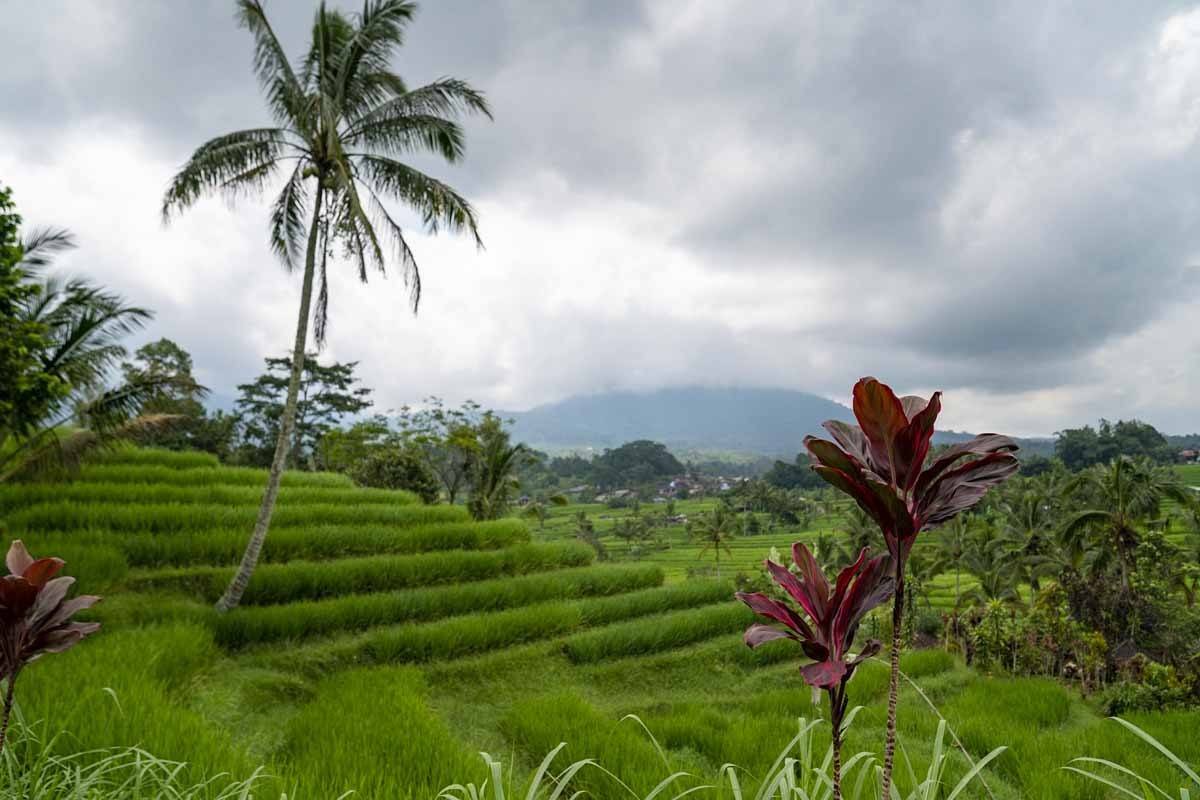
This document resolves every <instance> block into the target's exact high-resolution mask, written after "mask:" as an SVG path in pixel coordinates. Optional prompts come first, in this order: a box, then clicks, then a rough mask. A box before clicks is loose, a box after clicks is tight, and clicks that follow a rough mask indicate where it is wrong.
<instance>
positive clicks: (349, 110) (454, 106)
mask: <svg viewBox="0 0 1200 800" xmlns="http://www.w3.org/2000/svg"><path fill="white" fill-rule="evenodd" d="M237 8H238V20H239V22H240V23H241V25H242V27H244V28H246V29H247V30H248V31H249V32H250V34H251V36H252V37H253V39H254V69H255V72H256V73H257V76H258V81H259V84H260V85H261V88H262V90H263V94H264V95H265V99H266V103H267V107H268V109H269V111H270V114H271V116H272V117H273V118H274V125H273V126H268V127H262V128H251V129H248V130H241V131H236V132H234V133H229V134H225V135H224V136H218V137H217V138H215V139H212V140H210V141H208V142H206V143H205V144H203V145H201V146H200V147H199V148H198V149H197V150H196V151H195V152H194V153H193V154H192V157H191V158H190V159H189V160H188V162H187V163H186V164H185V165H184V166H183V168H182V169H181V170H180V171H179V173H178V174H177V175H176V176H175V177H174V179H173V180H172V181H171V184H170V186H169V188H168V189H167V192H166V195H165V197H164V198H163V207H162V211H163V218H164V220H169V219H170V218H171V217H172V216H173V215H175V214H178V213H180V212H182V211H183V210H185V209H187V208H188V207H190V206H191V205H192V204H194V203H195V202H196V201H197V200H199V199H200V198H201V197H203V196H205V195H209V194H223V195H225V196H227V197H228V198H230V199H235V198H238V197H241V196H242V195H245V194H255V195H257V194H261V193H262V192H263V191H265V190H266V189H267V188H268V186H270V185H271V184H272V183H273V182H274V181H275V180H276V179H277V178H280V177H282V178H283V187H282V189H281V190H280V192H279V194H278V195H276V196H275V199H274V200H273V202H272V205H271V214H270V224H269V233H270V237H269V238H270V244H271V248H272V250H273V251H274V252H275V254H276V255H277V256H278V257H279V258H280V260H281V261H282V262H283V264H284V266H285V267H287V268H288V269H289V270H291V269H296V268H299V267H300V265H301V258H302V256H301V254H302V253H303V262H302V263H303V271H304V273H303V282H302V285H301V294H300V313H299V319H298V320H297V326H296V340H295V345H294V348H293V358H292V361H293V364H292V374H291V378H290V382H289V386H288V395H287V401H286V403H285V406H284V413H283V417H282V419H281V421H280V430H279V439H278V442H277V445H276V452H275V457H274V459H273V460H272V465H271V471H270V473H269V478H268V483H267V491H266V492H265V493H264V496H263V505H262V508H261V510H260V513H259V516H258V520H257V522H256V524H255V528H254V533H253V534H252V536H251V539H250V542H249V544H248V545H247V548H246V553H245V556H244V557H243V560H242V566H241V568H240V569H239V570H238V573H237V575H236V576H235V578H234V580H233V583H231V584H230V587H229V590H228V591H227V592H226V594H225V596H224V597H223V598H222V599H221V601H220V602H219V603H218V608H219V609H221V610H227V609H229V608H232V607H234V606H236V605H237V604H238V602H239V600H240V598H241V594H242V592H243V591H244V589H245V586H246V585H247V584H248V583H249V580H250V576H251V574H252V573H253V570H254V567H255V564H256V563H257V559H258V554H259V552H260V551H261V549H262V545H263V541H264V540H265V538H266V533H267V529H268V527H269V526H270V519H271V513H272V510H273V509H274V504H275V499H276V497H277V495H278V488H279V480H280V476H281V475H282V471H283V465H284V463H285V461H286V458H287V452H288V447H289V442H290V439H291V432H292V427H293V425H294V422H295V410H296V396H297V392H298V387H299V383H300V367H301V364H302V363H303V360H304V348H305V344H306V340H307V336H308V326H309V321H310V311H313V314H312V315H311V316H312V317H313V320H312V323H313V330H314V333H315V336H316V340H317V343H318V345H320V344H321V343H322V342H323V341H324V339H325V334H326V330H327V324H326V323H327V312H328V300H329V291H328V283H327V280H326V265H327V262H328V260H329V256H330V254H331V252H332V251H333V250H334V248H335V246H336V247H338V248H340V252H341V254H342V255H343V256H344V257H345V258H346V259H347V260H348V261H349V262H350V263H351V264H353V266H354V267H355V270H356V272H357V274H358V277H359V279H360V280H362V281H366V280H367V277H368V274H369V272H370V271H371V270H372V269H374V270H376V271H378V272H379V273H381V274H383V273H385V272H386V268H387V265H388V262H389V261H390V260H393V259H394V261H395V262H396V263H398V264H399V267H400V271H401V274H402V276H403V279H404V281H405V284H406V285H407V286H408V288H409V292H410V294H409V298H410V301H411V306H412V308H413V311H414V312H415V311H416V309H417V305H418V303H419V301H420V298H421V276H420V273H419V271H418V269H417V261H416V258H415V256H414V254H413V251H412V249H411V248H410V247H409V242H408V240H407V239H406V235H405V230H404V229H403V228H402V226H401V225H400V223H399V222H398V221H397V220H396V218H395V217H394V216H393V215H392V212H391V211H390V210H389V209H388V207H387V205H386V204H385V201H393V202H396V203H398V204H401V205H404V206H407V207H408V208H409V209H410V210H411V211H415V212H416V214H417V215H418V216H419V217H420V219H421V220H422V222H423V224H424V227H425V229H426V230H427V231H429V232H431V233H434V232H438V231H440V230H449V231H451V232H465V233H467V234H468V235H470V236H471V237H473V238H474V240H475V242H476V244H481V242H480V239H479V232H478V228H477V225H476V217H475V212H474V210H473V209H472V208H471V206H470V204H469V203H468V202H467V201H466V200H465V199H464V198H463V197H462V196H461V195H459V194H458V192H456V191H455V190H454V189H452V188H451V187H450V186H448V185H446V184H445V183H442V182H441V181H439V180H437V179H435V178H433V177H430V176H429V175H427V174H425V173H424V172H421V171H420V170H418V169H416V168H414V167H413V166H411V165H409V164H407V163H405V162H404V161H402V160H401V158H402V157H404V156H406V155H408V154H410V153H418V154H432V155H434V156H440V157H441V158H443V159H445V160H446V161H448V162H451V163H454V162H457V161H459V160H460V159H461V158H462V157H463V153H464V134H463V129H462V127H461V125H460V124H459V122H458V120H459V119H460V118H462V117H464V116H465V115H468V114H473V113H476V114H483V115H484V116H487V117H489V118H490V116H491V112H490V110H489V109H488V105H487V102H486V101H485V100H484V97H483V95H482V94H480V93H479V92H477V91H475V90H474V89H472V88H471V87H470V86H469V85H468V84H466V83H464V82H463V81H461V80H455V79H450V78H445V79H440V80H437V81H434V82H433V83H430V84H428V85H426V86H422V87H420V88H415V89H410V88H409V87H408V86H407V85H406V84H405V83H404V81H403V80H402V79H401V78H400V76H399V75H397V74H396V73H395V72H393V71H392V70H391V66H390V65H391V61H392V57H393V55H394V54H395V51H396V49H397V48H398V47H399V46H400V45H401V44H402V43H403V41H404V34H405V29H406V27H407V25H408V23H409V22H410V21H411V20H412V17H413V14H414V13H415V11H416V5H415V3H413V2H411V1H410V0H367V2H365V3H364V5H363V6H362V10H361V11H359V12H358V13H355V14H350V15H345V14H342V13H340V12H337V11H331V10H329V9H327V8H326V7H325V5H324V3H322V4H321V5H320V6H319V7H318V9H317V12H316V18H315V19H314V21H313V27H312V40H311V43H310V45H309V48H308V52H307V53H306V54H305V56H304V57H303V59H301V60H300V61H299V62H298V63H296V64H293V63H292V62H290V61H289V60H288V58H287V55H286V53H285V52H284V49H283V47H282V45H281V44H280V42H279V40H278V39H277V38H276V35H275V32H274V30H273V29H272V27H271V24H270V22H269V21H268V19H267V15H266V12H265V11H264V9H263V5H262V3H261V2H260V0H240V1H239V3H238V6H237ZM314 284H315V285H316V286H317V287H318V291H317V299H316V307H315V309H313V308H312V294H313V288H314Z"/></svg>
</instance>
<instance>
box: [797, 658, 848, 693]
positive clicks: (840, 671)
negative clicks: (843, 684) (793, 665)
mask: <svg viewBox="0 0 1200 800" xmlns="http://www.w3.org/2000/svg"><path fill="white" fill-rule="evenodd" d="M800 674H801V675H803V676H804V681H805V682H806V683H807V684H808V685H809V686H816V687H818V688H821V689H832V688H833V687H834V686H837V685H838V683H839V682H840V681H841V680H842V677H843V676H844V675H845V674H846V665H845V664H844V663H842V662H841V661H840V660H837V661H835V660H833V659H830V660H828V661H818V662H817V663H816V664H808V665H807V666H804V667H801V668H800Z"/></svg>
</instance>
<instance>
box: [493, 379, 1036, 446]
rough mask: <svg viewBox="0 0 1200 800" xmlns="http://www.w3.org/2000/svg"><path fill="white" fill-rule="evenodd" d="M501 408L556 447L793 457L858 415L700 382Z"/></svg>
mask: <svg viewBox="0 0 1200 800" xmlns="http://www.w3.org/2000/svg"><path fill="white" fill-rule="evenodd" d="M499 413H500V414H501V416H503V417H505V418H510V419H512V420H513V421H514V422H513V432H514V436H515V438H516V439H517V440H518V441H523V442H526V443H528V444H530V445H532V446H534V447H538V448H541V449H546V450H552V451H561V450H574V449H584V448H595V449H603V448H605V447H616V446H617V445H620V444H623V443H625V442H628V441H632V440H634V439H652V440H654V441H657V442H662V443H664V444H666V445H667V446H668V447H669V448H671V449H672V450H673V451H676V452H679V451H683V450H689V451H706V452H714V451H715V452H733V453H758V454H764V455H772V456H784V457H787V458H789V459H790V458H791V457H792V456H794V455H795V454H796V453H798V452H799V451H800V450H801V449H802V444H801V442H802V441H803V440H804V437H805V436H807V435H808V434H821V433H822V429H821V423H822V422H824V421H825V420H827V419H842V420H846V421H851V422H852V421H853V420H854V415H853V413H851V411H850V409H849V408H847V407H846V406H844V405H842V404H840V403H835V402H833V401H832V400H827V399H825V398H824V397H819V396H817V395H814V394H809V393H807V392H798V391H792V390H789V389H709V388H701V387H688V388H677V389H659V390H658V391H654V392H644V393H643V392H604V393H601V394H593V395H579V396H575V397H569V398H567V399H565V400H561V401H559V402H557V403H548V404H546V405H542V406H538V407H536V408H532V409H530V410H529V411H503V412H499ZM969 436H970V434H965V433H959V432H956V431H946V432H944V433H942V432H939V433H938V434H937V436H936V437H935V441H938V442H956V441H961V440H963V439H966V438H969ZM1031 444H1032V442H1031ZM1039 449H1040V448H1039Z"/></svg>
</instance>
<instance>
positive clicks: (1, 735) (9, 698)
mask: <svg viewBox="0 0 1200 800" xmlns="http://www.w3.org/2000/svg"><path fill="white" fill-rule="evenodd" d="M16 685H17V676H16V675H10V676H9V677H8V688H7V689H5V690H4V712H3V717H0V752H3V751H4V742H5V741H6V740H7V739H8V720H9V717H11V716H12V707H13V690H14V689H15V688H16Z"/></svg>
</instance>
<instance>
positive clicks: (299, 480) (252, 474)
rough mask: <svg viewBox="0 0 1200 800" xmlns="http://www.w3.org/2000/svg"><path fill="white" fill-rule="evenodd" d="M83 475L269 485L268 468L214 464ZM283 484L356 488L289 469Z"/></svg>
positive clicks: (108, 468) (110, 468) (111, 468)
mask: <svg viewBox="0 0 1200 800" xmlns="http://www.w3.org/2000/svg"><path fill="white" fill-rule="evenodd" d="M79 477H80V478H81V479H82V481H84V482H86V481H96V482H98V483H156V484H173V485H176V486H265V485H266V483H267V471H266V470H265V469H255V468H253V467H217V466H210V467H196V468H194V469H186V470H182V469H172V468H171V467H168V466H162V465H156V464H146V465H137V464H98V465H91V466H85V467H83V468H82V469H81V470H80V471H79ZM283 485H284V486H287V487H302V486H310V487H315V488H322V487H324V488H329V489H350V488H353V486H354V481H352V480H350V478H349V477H348V476H346V475H342V474H341V473H337V472H299V471H296V470H289V471H287V472H285V473H283Z"/></svg>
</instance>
